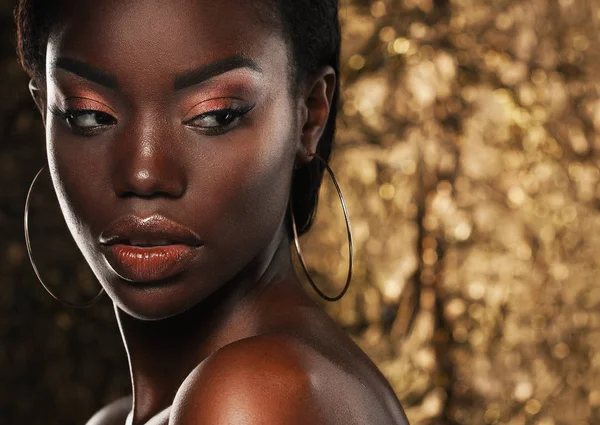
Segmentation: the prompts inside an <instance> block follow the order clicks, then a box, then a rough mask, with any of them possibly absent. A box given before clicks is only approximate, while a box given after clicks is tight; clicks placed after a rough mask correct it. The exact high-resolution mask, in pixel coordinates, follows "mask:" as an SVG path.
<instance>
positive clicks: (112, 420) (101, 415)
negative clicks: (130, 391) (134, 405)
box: [85, 396, 132, 425]
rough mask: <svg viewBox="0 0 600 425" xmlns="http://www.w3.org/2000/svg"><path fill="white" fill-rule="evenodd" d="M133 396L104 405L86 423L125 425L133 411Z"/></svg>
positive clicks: (87, 424) (93, 424) (94, 424)
mask: <svg viewBox="0 0 600 425" xmlns="http://www.w3.org/2000/svg"><path fill="white" fill-rule="evenodd" d="M131 401H132V398H131V396H127V397H123V398H120V399H118V400H116V401H113V402H112V403H110V404H108V405H106V406H104V407H103V408H102V409H100V410H99V411H98V412H97V413H96V414H95V415H94V416H92V417H91V419H90V420H89V421H87V422H86V424H85V425H123V424H124V423H125V420H126V418H127V415H128V414H129V412H130V411H131Z"/></svg>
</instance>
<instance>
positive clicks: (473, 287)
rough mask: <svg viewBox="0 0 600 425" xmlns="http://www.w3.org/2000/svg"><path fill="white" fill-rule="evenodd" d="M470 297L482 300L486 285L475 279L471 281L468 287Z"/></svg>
mask: <svg viewBox="0 0 600 425" xmlns="http://www.w3.org/2000/svg"><path fill="white" fill-rule="evenodd" d="M467 292H468V295H469V298H471V299H473V300H480V299H482V298H483V296H484V295H485V285H484V284H483V282H481V281H478V280H476V281H474V282H471V283H469V287H468V289H467Z"/></svg>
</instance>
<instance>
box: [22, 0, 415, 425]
mask: <svg viewBox="0 0 600 425" xmlns="http://www.w3.org/2000/svg"><path fill="white" fill-rule="evenodd" d="M251 3H252V2H245V1H241V0H223V1H219V2H211V1H207V0H177V1H165V0H160V1H159V0H153V1H148V0H145V1H122V0H105V1H102V2H97V1H91V0H79V1H77V2H70V4H69V7H65V8H64V10H63V11H61V14H60V16H61V19H60V25H58V26H56V27H55V29H54V30H53V32H52V34H51V37H50V41H49V44H48V51H47V55H48V60H47V69H46V79H45V81H32V84H31V89H32V94H33V96H34V99H35V100H36V103H37V105H38V107H39V109H40V111H41V112H42V116H43V119H44V124H45V127H46V138H47V149H48V159H49V164H50V170H51V174H52V179H53V183H54V185H55V188H56V191H57V194H58V197H59V200H60V203H61V208H62V210H63V213H64V215H65V218H66V221H67V223H68V225H69V228H70V230H71V232H72V234H73V236H74V238H75V240H76V242H77V244H78V246H79V247H80V249H81V251H82V252H83V254H84V255H85V257H86V259H87V261H88V262H89V264H90V266H91V267H92V269H93V270H94V272H95V274H96V276H97V277H98V279H99V281H100V283H101V284H102V286H103V287H104V288H105V290H106V292H107V293H108V295H109V296H110V297H111V299H112V300H113V302H114V305H115V313H116V317H117V320H118V323H119V326H120V329H121V333H122V336H123V341H124V344H125V347H126V350H127V354H128V358H129V363H130V368H131V376H132V384H133V396H132V397H131V398H126V399H122V400H119V401H117V402H116V403H113V404H112V405H110V406H107V407H106V408H104V409H103V410H102V411H100V412H98V414H96V415H95V416H94V417H93V418H92V419H91V420H90V421H89V422H88V424H89V425H100V424H102V425H108V424H123V423H125V421H126V419H127V422H128V423H130V424H133V425H141V424H146V425H158V424H170V425H209V424H210V425H226V424H236V425H258V424H288V425H295V424H298V425H300V424H303V425H304V424H313V425H318V424H323V425H325V424H327V425H334V424H344V425H346V424H373V425H381V424H407V423H408V422H407V421H406V418H405V416H404V413H403V411H402V408H401V407H400V404H399V402H398V400H397V398H396V397H395V395H394V394H393V391H392V389H391V387H390V386H389V384H388V383H387V381H386V380H385V378H384V377H383V376H382V375H381V373H380V372H379V371H378V369H377V368H376V367H375V365H374V364H373V363H372V362H371V361H370V360H369V358H368V357H367V356H366V355H365V354H364V353H363V352H362V351H361V350H360V349H359V348H358V347H357V346H356V345H355V344H354V343H353V342H352V341H351V339H350V338H348V337H347V335H346V334H345V333H344V332H342V331H341V330H340V329H339V328H338V327H337V325H336V324H335V323H334V322H333V321H332V320H331V319H330V318H329V316H328V315H327V314H325V313H324V312H323V311H322V310H321V309H320V308H319V307H318V306H317V305H316V304H315V303H314V302H313V301H312V299H311V298H310V297H309V296H308V295H307V294H306V293H305V292H304V290H303V288H302V286H301V284H300V281H299V280H298V278H297V276H296V275H295V273H294V270H293V268H292V263H291V258H290V249H289V247H290V241H289V238H288V236H287V234H286V231H285V221H284V219H285V216H286V212H287V204H288V199H289V194H290V183H291V178H292V175H293V172H294V167H295V166H297V165H299V164H306V163H308V162H310V161H311V160H312V158H311V157H310V156H309V154H308V153H309V152H314V151H315V150H316V146H317V143H318V141H319V138H320V136H321V134H322V133H323V130H324V127H325V123H326V121H327V117H328V114H329V113H330V107H331V99H332V96H333V89H334V85H335V79H336V75H335V72H334V71H333V69H332V68H331V67H323V69H321V70H320V72H319V73H317V74H316V75H313V76H311V77H310V78H309V79H308V81H306V82H304V83H303V84H302V85H301V86H300V87H299V88H300V89H299V90H298V93H297V94H296V95H292V94H293V93H292V91H291V90H290V89H289V88H290V84H291V77H290V76H289V75H288V61H289V60H290V58H289V56H290V52H289V47H288V46H287V44H286V43H285V41H284V38H283V34H282V32H281V30H280V29H279V28H278V27H277V25H273V24H272V23H271V24H268V23H266V22H265V20H264V19H263V18H262V17H261V15H260V13H259V12H260V11H259V10H258V8H257V7H256V5H254V6H253V5H252V4H251ZM233 29H234V30H233ZM231 58H233V59H231ZM240 58H241V59H240ZM223 60H225V62H223ZM215 63H218V64H219V66H216V67H215V66H212V65H213V64H215ZM207 66H211V69H212V71H214V72H204V73H203V75H202V78H195V79H190V78H187V79H186V78H181V76H182V75H188V76H189V75H190V74H189V71H190V70H197V69H203V70H204V71H206V69H207V68H206V67H207ZM186 73H187V74H186ZM194 75H195V77H198V75H199V74H198V73H194ZM224 109H233V110H234V111H235V112H233V113H230V114H229V115H228V116H227V115H225V116H224V115H222V114H221V115H219V114H216V113H215V111H222V110H224ZM240 111H242V112H240ZM236 114H238V115H236ZM131 213H135V214H141V215H144V214H153V213H161V214H163V215H165V216H167V217H169V218H172V219H173V220H176V221H178V222H179V223H182V224H184V225H185V226H187V227H188V228H190V229H192V230H193V231H194V232H196V233H197V234H199V235H201V237H202V240H203V243H204V245H203V247H202V249H203V250H204V251H203V252H202V253H201V254H200V255H198V257H197V258H196V260H195V261H194V262H193V263H192V264H191V265H190V266H189V267H187V268H186V269H185V270H184V271H183V272H181V273H179V274H177V275H175V276H173V277H170V278H169V279H166V280H164V281H160V282H154V283H152V284H147V285H145V284H132V283H131V282H127V281H126V280H124V279H122V278H121V277H120V276H119V275H118V274H116V273H115V271H114V270H113V269H112V268H111V267H110V266H109V265H108V264H107V262H106V261H105V260H104V257H103V251H102V248H101V247H100V244H99V243H98V238H99V234H100V233H101V232H102V230H103V229H104V228H105V227H106V226H107V225H108V223H110V222H111V221H113V220H114V219H116V218H117V217H119V216H122V215H124V214H131Z"/></svg>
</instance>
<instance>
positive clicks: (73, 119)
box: [50, 108, 117, 136]
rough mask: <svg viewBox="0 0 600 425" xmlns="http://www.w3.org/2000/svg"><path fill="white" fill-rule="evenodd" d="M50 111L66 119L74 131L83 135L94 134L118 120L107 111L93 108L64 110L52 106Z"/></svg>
mask: <svg viewBox="0 0 600 425" xmlns="http://www.w3.org/2000/svg"><path fill="white" fill-rule="evenodd" d="M50 111H51V112H52V113H53V114H55V115H56V116H58V117H59V118H60V119H62V120H63V121H65V122H66V123H67V125H68V126H69V128H71V130H73V132H74V133H77V134H79V135H82V136H93V135H95V134H97V133H98V132H100V131H102V130H103V129H105V128H106V127H109V126H113V125H115V124H116V123H117V120H116V119H115V118H113V117H112V116H111V115H109V114H107V113H106V112H102V111H96V110H93V109H79V110H72V109H71V110H65V111H62V110H60V109H58V108H52V109H51V110H50Z"/></svg>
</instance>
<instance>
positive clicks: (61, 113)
mask: <svg viewBox="0 0 600 425" xmlns="http://www.w3.org/2000/svg"><path fill="white" fill-rule="evenodd" d="M254 106H255V105H251V106H245V107H239V106H234V107H231V108H222V109H216V110H212V111H208V112H204V113H202V114H199V115H196V116H195V117H193V118H192V119H190V120H188V121H186V122H184V124H185V125H186V126H188V127H190V128H192V129H194V130H196V131H199V132H201V133H203V134H205V135H207V136H218V135H221V134H225V133H227V132H228V131H229V130H231V129H232V128H233V127H235V125H236V124H237V122H238V121H239V120H240V118H242V117H243V116H244V115H246V114H247V113H248V112H250V111H251V110H252V109H253V108H254ZM50 112H51V113H53V114H54V115H56V116H57V117H59V118H60V119H61V120H63V121H64V122H65V123H66V124H67V125H68V126H69V128H70V129H71V131H73V133H75V134H78V135H80V136H83V137H91V136H95V135H97V134H100V133H101V132H102V131H104V129H105V128H106V127H108V126H113V125H115V124H116V122H117V121H116V119H114V118H113V117H112V116H111V115H109V114H107V113H106V112H102V111H97V110H94V109H65V110H62V109H60V108H58V107H56V106H51V107H50ZM83 115H101V116H104V117H110V120H111V121H112V122H111V123H110V124H100V125H97V126H93V127H88V128H85V127H81V126H79V125H77V124H75V123H74V122H73V120H75V119H77V118H79V117H81V116H83ZM219 115H226V116H227V117H228V118H230V122H229V123H227V124H225V125H220V126H215V127H203V126H198V125H193V124H191V123H193V122H194V121H197V120H199V119H202V118H207V117H211V116H212V117H217V116H219Z"/></svg>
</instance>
